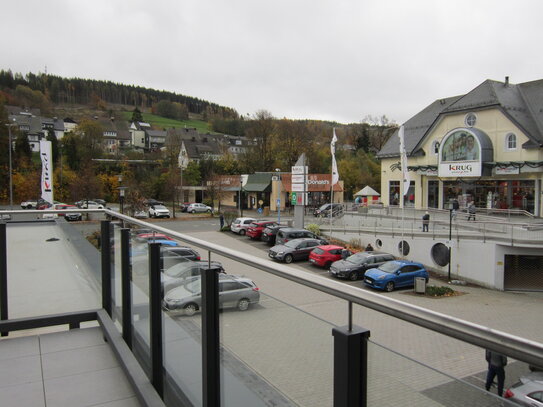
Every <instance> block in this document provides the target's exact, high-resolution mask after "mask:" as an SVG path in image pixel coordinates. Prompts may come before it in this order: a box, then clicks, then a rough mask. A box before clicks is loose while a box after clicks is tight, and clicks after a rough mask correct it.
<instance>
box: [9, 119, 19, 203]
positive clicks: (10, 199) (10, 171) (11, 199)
mask: <svg viewBox="0 0 543 407" xmlns="http://www.w3.org/2000/svg"><path fill="white" fill-rule="evenodd" d="M6 126H7V127H8V135H9V209H13V169H12V164H11V149H12V144H11V126H17V124H16V123H6Z"/></svg>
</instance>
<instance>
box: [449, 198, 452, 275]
mask: <svg viewBox="0 0 543 407" xmlns="http://www.w3.org/2000/svg"><path fill="white" fill-rule="evenodd" d="M452 218H453V208H449V282H451V240H452Z"/></svg>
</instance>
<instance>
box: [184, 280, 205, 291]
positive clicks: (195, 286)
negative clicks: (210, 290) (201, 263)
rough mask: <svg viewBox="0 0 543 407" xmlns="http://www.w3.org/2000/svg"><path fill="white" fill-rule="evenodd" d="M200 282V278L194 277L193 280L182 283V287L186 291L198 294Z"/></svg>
mask: <svg viewBox="0 0 543 407" xmlns="http://www.w3.org/2000/svg"><path fill="white" fill-rule="evenodd" d="M201 282H202V280H201V279H199V278H195V279H194V280H191V281H189V282H188V283H186V284H184V287H185V289H186V290H187V291H190V292H191V293H193V294H199V293H200V290H201Z"/></svg>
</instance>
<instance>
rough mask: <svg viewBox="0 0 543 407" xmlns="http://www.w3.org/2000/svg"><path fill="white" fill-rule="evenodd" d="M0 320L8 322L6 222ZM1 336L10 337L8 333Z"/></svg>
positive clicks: (1, 226) (0, 254)
mask: <svg viewBox="0 0 543 407" xmlns="http://www.w3.org/2000/svg"><path fill="white" fill-rule="evenodd" d="M9 147H10V149H11V145H10V146H9ZM0 320H2V321H7V320H8V239H7V233H6V224H5V223H4V222H2V223H0ZM1 335H2V336H8V332H2V333H1Z"/></svg>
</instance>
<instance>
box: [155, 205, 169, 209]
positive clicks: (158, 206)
mask: <svg viewBox="0 0 543 407" xmlns="http://www.w3.org/2000/svg"><path fill="white" fill-rule="evenodd" d="M155 209H167V208H166V207H165V206H164V205H155Z"/></svg>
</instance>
